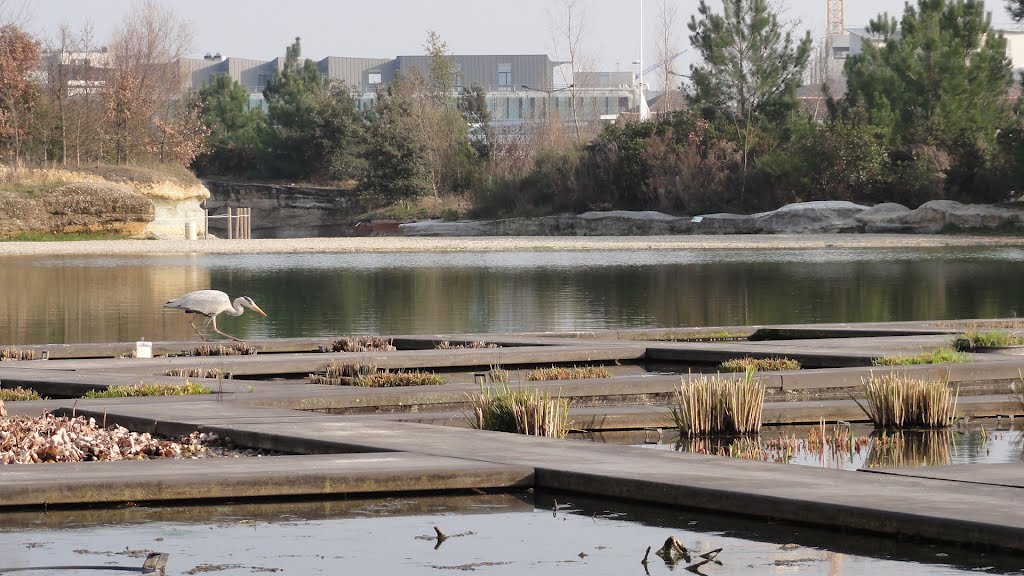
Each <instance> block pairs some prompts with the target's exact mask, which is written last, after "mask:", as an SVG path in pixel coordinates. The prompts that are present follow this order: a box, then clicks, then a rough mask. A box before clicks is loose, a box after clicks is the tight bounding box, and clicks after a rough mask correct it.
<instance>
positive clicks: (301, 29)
mask: <svg viewBox="0 0 1024 576" xmlns="http://www.w3.org/2000/svg"><path fill="white" fill-rule="evenodd" d="M168 1H169V2H170V5H171V6H173V8H174V10H175V12H176V13H177V14H178V15H180V16H182V17H184V18H186V19H188V20H189V21H190V22H191V24H192V27H193V31H194V34H195V46H194V50H195V54H197V55H200V56H201V55H202V54H204V53H206V52H210V53H216V52H220V53H221V54H223V55H224V56H236V57H249V58H261V59H270V58H273V57H276V56H279V55H280V56H283V55H284V48H285V46H287V45H288V44H290V43H291V42H292V40H293V39H294V38H295V37H296V36H301V37H302V48H303V55H304V56H306V57H309V58H313V59H320V58H323V57H325V56H366V57H378V58H390V57H394V56H398V55H405V54H421V53H422V51H423V50H422V44H423V41H424V38H425V37H426V32H427V30H429V29H433V30H436V31H437V32H438V33H440V35H441V37H442V38H443V39H444V40H445V41H446V42H447V43H448V46H449V48H450V49H451V50H452V51H453V52H455V53H462V54H502V53H506V54H507V53H521V54H537V53H544V54H549V55H551V56H562V54H561V53H560V52H557V51H556V48H555V46H554V43H553V40H552V28H553V26H552V23H553V20H554V19H555V18H557V16H556V14H557V13H558V12H559V7H560V6H561V5H562V1H561V0H501V1H500V2H499V1H496V0H370V1H359V2H356V1H352V0H348V1H346V0H321V1H313V0H284V1H280V0H276V1H272V2H271V1H268V0H247V1H244V2H243V1H240V0H173V1H172V2H171V1H170V0H168ZM579 1H580V2H581V4H583V5H584V6H585V7H586V12H587V20H588V22H589V27H588V30H587V34H586V36H585V37H584V40H583V45H584V46H583V50H584V51H585V53H587V54H589V55H591V56H592V57H593V58H594V59H595V60H596V62H597V67H598V68H602V69H604V70H616V69H620V70H628V69H629V68H630V67H631V63H632V61H633V60H634V59H636V58H637V56H638V54H639V44H640V2H641V1H643V6H644V23H645V25H644V29H645V32H644V34H645V47H644V59H645V65H646V64H647V63H649V62H653V60H654V55H655V48H654V44H653V34H654V32H655V29H656V26H657V16H658V13H659V10H660V7H661V5H662V0H579ZM667 1H668V2H669V3H670V5H675V6H677V7H678V13H679V16H678V22H679V24H678V32H677V37H678V45H679V49H680V50H690V46H689V41H688V39H687V29H686V22H688V21H689V19H690V15H691V14H694V13H695V12H696V8H697V4H698V0H667ZM711 1H712V2H714V3H715V4H717V3H718V2H720V0H711ZM782 2H783V5H784V6H785V7H786V12H785V15H786V17H788V18H793V19H798V20H799V21H800V22H801V29H809V30H810V31H811V35H812V36H813V37H814V38H818V37H819V36H821V34H822V32H823V30H824V27H825V13H826V0H782ZM5 4H6V6H7V8H8V9H10V8H12V7H17V8H21V11H22V12H23V13H24V17H23V19H24V20H25V21H26V28H28V29H30V30H32V31H34V32H36V33H39V34H41V35H49V36H53V34H54V32H55V30H56V29H57V27H58V26H59V25H61V24H68V25H70V26H71V27H72V29H74V30H78V29H80V28H81V27H82V26H83V25H85V24H91V25H92V27H93V29H94V31H95V37H96V38H97V39H98V40H100V41H101V43H102V42H103V41H105V39H107V38H109V35H110V33H111V31H112V30H113V29H115V28H116V27H117V25H118V24H119V23H120V21H121V20H122V18H123V17H124V15H125V14H126V13H127V12H128V10H129V8H130V7H131V6H132V4H133V0H0V6H3V5H5ZM903 4H904V3H903V1H902V0H900V1H896V0H847V1H846V26H847V27H854V26H864V25H866V24H867V22H868V20H869V19H870V18H873V17H874V16H876V15H877V14H879V13H880V12H884V11H888V12H889V13H890V14H894V15H898V14H901V13H902V12H903ZM986 4H987V6H988V8H989V10H991V11H992V12H993V21H994V22H995V23H997V24H1002V25H1004V26H1008V24H1007V23H1008V22H1009V18H1008V17H1007V16H1006V13H1005V11H1004V10H1003V7H1002V6H1003V4H1004V2H1003V1H1002V0H990V1H989V2H987V3H986ZM558 50H561V48H559V49H558ZM692 60H693V56H692V50H690V51H689V52H688V53H687V54H685V55H684V56H683V57H682V58H681V59H680V63H679V66H678V68H679V69H680V71H683V70H686V64H687V63H689V62H691V61H692Z"/></svg>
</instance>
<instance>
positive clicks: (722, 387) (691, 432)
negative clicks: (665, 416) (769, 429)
mask: <svg viewBox="0 0 1024 576" xmlns="http://www.w3.org/2000/svg"><path fill="white" fill-rule="evenodd" d="M755 374H756V371H754V370H747V372H746V374H744V376H743V377H742V378H740V379H737V378H734V377H732V376H729V375H725V376H723V375H722V374H715V375H706V374H700V375H698V376H696V377H693V376H691V378H690V379H689V380H685V379H684V380H683V382H682V384H680V386H679V387H678V388H676V404H675V406H673V407H672V417H673V419H674V420H675V423H676V427H677V428H678V429H679V434H680V435H685V436H691V437H692V436H702V435H708V434H751V433H756V432H758V431H759V430H760V429H761V409H762V407H763V406H764V385H763V384H761V383H760V382H759V381H758V380H756V379H755V378H754V375H755Z"/></svg>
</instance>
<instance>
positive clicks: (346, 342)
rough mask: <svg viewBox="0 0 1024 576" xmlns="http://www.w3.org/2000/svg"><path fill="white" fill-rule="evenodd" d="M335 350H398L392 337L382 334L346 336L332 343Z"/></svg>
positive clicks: (332, 348)
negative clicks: (384, 336) (385, 336)
mask: <svg viewBox="0 0 1024 576" xmlns="http://www.w3.org/2000/svg"><path fill="white" fill-rule="evenodd" d="M331 350H332V351H334V352H394V351H396V350H398V348H396V347H395V345H394V344H392V342H391V339H390V338H382V337H380V336H356V337H351V336H345V337H342V338H339V339H337V340H335V341H334V342H332V343H331Z"/></svg>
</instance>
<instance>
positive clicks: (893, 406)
mask: <svg viewBox="0 0 1024 576" xmlns="http://www.w3.org/2000/svg"><path fill="white" fill-rule="evenodd" d="M864 392H865V395H866V396H867V402H868V406H867V408H865V407H864V406H863V405H862V404H861V403H860V402H859V401H858V402H857V404H858V405H859V406H860V407H861V410H864V413H865V414H867V416H868V418H869V419H871V422H872V423H874V425H875V428H883V429H898V428H946V427H948V426H951V425H952V424H953V418H954V415H955V413H956V402H957V398H958V397H959V395H960V389H959V388H957V390H956V391H954V390H951V389H950V387H949V385H948V384H947V383H946V382H944V381H936V380H921V379H917V378H910V377H908V376H906V375H903V374H898V373H896V372H890V373H888V374H883V375H881V376H875V375H872V376H871V377H870V378H868V379H867V381H866V382H865V386H864Z"/></svg>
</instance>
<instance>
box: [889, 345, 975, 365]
mask: <svg viewBox="0 0 1024 576" xmlns="http://www.w3.org/2000/svg"><path fill="white" fill-rule="evenodd" d="M971 360H972V358H971V356H970V355H969V354H965V353H963V352H959V351H957V350H956V349H954V348H939V349H937V350H933V351H931V352H924V353H921V354H914V355H905V354H894V355H892V356H883V357H881V358H875V360H874V361H873V362H872V364H874V365H875V366H912V365H918V364H962V363H964V362H970V361H971Z"/></svg>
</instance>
